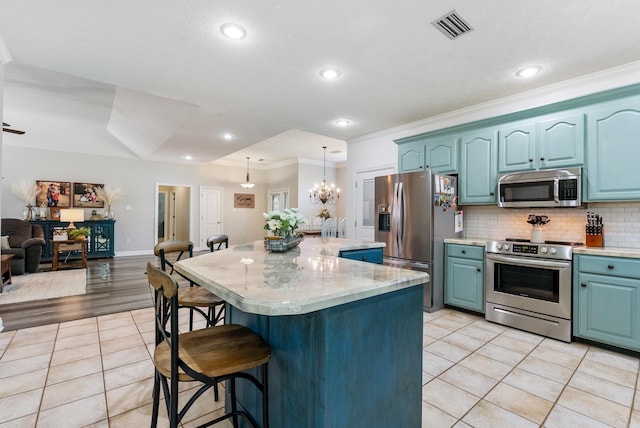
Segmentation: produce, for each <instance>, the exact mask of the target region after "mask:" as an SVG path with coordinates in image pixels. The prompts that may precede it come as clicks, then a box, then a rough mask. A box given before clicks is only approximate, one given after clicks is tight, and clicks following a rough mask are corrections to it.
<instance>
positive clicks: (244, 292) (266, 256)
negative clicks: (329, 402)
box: [175, 238, 429, 315]
mask: <svg viewBox="0 0 640 428" xmlns="http://www.w3.org/2000/svg"><path fill="white" fill-rule="evenodd" d="M384 246H385V244H384V243H379V242H365V241H352V240H346V239H338V238H330V239H320V238H306V239H305V240H304V241H302V243H301V244H300V245H299V246H298V247H297V248H294V249H292V250H289V251H287V252H284V253H269V252H267V251H265V249H264V244H263V242H262V241H255V242H253V243H248V244H242V245H234V246H230V247H229V248H228V249H224V250H221V251H214V252H213V253H205V254H202V255H199V256H196V257H193V258H190V259H184V260H181V261H179V262H177V263H176V264H175V266H176V271H178V272H179V273H181V274H183V275H184V276H186V277H187V278H190V279H191V280H193V281H194V282H196V283H198V284H200V285H202V286H204V287H206V288H207V289H209V290H210V291H212V292H213V293H215V294H216V295H217V296H219V297H220V298H222V299H224V300H226V301H227V302H228V303H229V304H231V305H233V306H235V307H236V308H238V309H240V310H242V311H244V312H249V313H254V314H261V315H297V314H305V313H309V312H314V311H317V310H321V309H326V308H329V307H332V306H337V305H341V304H344V303H349V302H353V301H357V300H361V299H366V298H368V297H373V296H377V295H380V294H385V293H389V292H393V291H396V290H400V289H403V288H408V287H412V286H415V285H419V284H424V283H426V282H429V275H428V274H426V273H424V272H419V271H414V270H407V269H399V268H393V267H390V266H384V265H379V264H374V263H366V262H360V261H356V260H350V259H345V258H339V257H337V255H338V253H339V252H340V251H349V250H360V249H370V248H381V247H384Z"/></svg>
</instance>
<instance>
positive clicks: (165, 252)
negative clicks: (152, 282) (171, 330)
mask: <svg viewBox="0 0 640 428" xmlns="http://www.w3.org/2000/svg"><path fill="white" fill-rule="evenodd" d="M153 253H154V254H155V255H156V256H157V257H159V258H160V268H161V269H162V270H163V271H167V270H168V269H169V268H171V270H170V271H169V275H172V274H173V272H174V271H175V269H174V263H175V262H177V261H179V260H180V259H181V258H182V256H183V255H185V254H187V256H188V257H193V243H192V242H191V241H164V242H160V243H158V244H156V245H155V246H154V247H153ZM170 254H177V256H175V260H173V262H172V261H171V260H170V259H169V257H168V256H169V255H170ZM183 278H184V277H183ZM178 305H179V307H181V308H189V309H190V313H189V330H193V314H194V312H196V313H198V314H200V315H201V316H202V317H203V318H204V319H205V321H206V322H207V327H210V326H213V325H216V324H218V323H219V322H220V321H224V305H225V301H224V300H223V299H221V298H220V297H218V296H216V295H215V294H213V293H212V292H210V291H209V290H207V289H206V288H202V287H200V286H199V285H197V284H195V283H194V282H193V281H189V287H181V288H178Z"/></svg>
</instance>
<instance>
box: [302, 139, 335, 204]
mask: <svg viewBox="0 0 640 428" xmlns="http://www.w3.org/2000/svg"><path fill="white" fill-rule="evenodd" d="M322 148H323V149H324V156H323V157H324V160H323V171H322V184H321V185H320V186H318V185H317V184H315V185H314V186H313V189H310V190H309V201H310V202H311V203H312V204H314V205H317V204H322V205H327V204H328V205H335V204H337V203H338V200H339V199H340V189H336V186H334V185H333V183H331V185H327V178H326V177H327V146H322Z"/></svg>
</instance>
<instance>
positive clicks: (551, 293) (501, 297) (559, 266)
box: [485, 253, 571, 319]
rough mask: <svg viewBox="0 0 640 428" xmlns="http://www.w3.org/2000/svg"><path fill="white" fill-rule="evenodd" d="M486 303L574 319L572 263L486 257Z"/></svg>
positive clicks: (514, 257)
mask: <svg viewBox="0 0 640 428" xmlns="http://www.w3.org/2000/svg"><path fill="white" fill-rule="evenodd" d="M486 260H487V262H486V269H485V296H486V301H487V302H490V303H496V304H501V305H507V306H511V307H514V308H520V309H525V310H527V311H531V312H537V313H540V314H545V315H550V316H555V317H559V318H565V319H571V261H567V260H546V259H538V258H534V257H525V256H506V255H501V254H491V253H487V255H486Z"/></svg>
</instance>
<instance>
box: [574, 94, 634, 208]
mask: <svg viewBox="0 0 640 428" xmlns="http://www.w3.org/2000/svg"><path fill="white" fill-rule="evenodd" d="M602 107H603V108H601V109H597V110H595V109H594V110H592V111H589V112H588V113H587V174H586V175H587V180H588V185H587V200H588V201H612V200H629V199H634V200H638V199H640V168H638V159H640V143H639V141H638V138H640V97H638V96H636V97H633V98H626V99H625V101H624V102H622V101H617V102H615V103H609V104H606V107H605V106H604V105H603V106H602Z"/></svg>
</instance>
